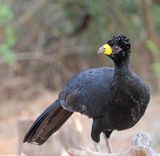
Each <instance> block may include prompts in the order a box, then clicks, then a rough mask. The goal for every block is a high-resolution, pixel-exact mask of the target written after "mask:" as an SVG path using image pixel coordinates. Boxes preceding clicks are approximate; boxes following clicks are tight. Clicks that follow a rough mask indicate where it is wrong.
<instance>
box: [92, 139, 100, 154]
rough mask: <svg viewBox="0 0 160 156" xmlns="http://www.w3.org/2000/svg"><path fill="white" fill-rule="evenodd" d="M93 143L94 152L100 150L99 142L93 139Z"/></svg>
mask: <svg viewBox="0 0 160 156" xmlns="http://www.w3.org/2000/svg"><path fill="white" fill-rule="evenodd" d="M93 144H94V147H95V150H96V152H101V148H100V145H99V143H97V142H95V141H93Z"/></svg>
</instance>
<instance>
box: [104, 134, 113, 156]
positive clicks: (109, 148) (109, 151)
mask: <svg viewBox="0 0 160 156" xmlns="http://www.w3.org/2000/svg"><path fill="white" fill-rule="evenodd" d="M103 137H104V140H105V143H106V147H107V150H108V153H109V154H112V153H113V152H112V146H111V143H110V141H109V139H108V138H106V136H105V134H104V133H103Z"/></svg>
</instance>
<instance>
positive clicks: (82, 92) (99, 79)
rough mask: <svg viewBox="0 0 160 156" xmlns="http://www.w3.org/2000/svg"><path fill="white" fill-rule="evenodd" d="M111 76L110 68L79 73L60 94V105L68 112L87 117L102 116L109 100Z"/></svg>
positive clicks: (112, 72)
mask: <svg viewBox="0 0 160 156" xmlns="http://www.w3.org/2000/svg"><path fill="white" fill-rule="evenodd" d="M113 74H114V70H113V69H112V68H94V69H88V70H86V71H83V72H81V73H80V74H78V75H77V76H75V77H74V78H73V79H72V80H71V81H69V83H68V84H67V85H66V86H65V87H64V90H63V91H62V92H61V93H60V95H59V99H60V102H61V105H62V106H63V107H64V108H65V109H67V110H69V111H72V112H74V111H76V112H80V113H82V114H85V115H87V116H89V117H100V116H103V113H104V112H105V110H106V109H107V105H108V103H109V101H110V100H111V95H110V93H111V91H110V88H111V83H112V79H113Z"/></svg>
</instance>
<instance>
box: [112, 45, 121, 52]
mask: <svg viewBox="0 0 160 156" xmlns="http://www.w3.org/2000/svg"><path fill="white" fill-rule="evenodd" d="M113 49H114V51H118V52H119V51H120V50H121V48H120V47H119V46H117V45H115V46H113Z"/></svg>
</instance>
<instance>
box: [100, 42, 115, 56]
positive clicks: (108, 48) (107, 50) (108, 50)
mask: <svg viewBox="0 0 160 156" xmlns="http://www.w3.org/2000/svg"><path fill="white" fill-rule="evenodd" d="M102 53H103V54H105V55H111V54H112V48H111V46H110V45H109V44H105V45H103V46H102V47H100V48H99V49H98V54H102Z"/></svg>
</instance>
